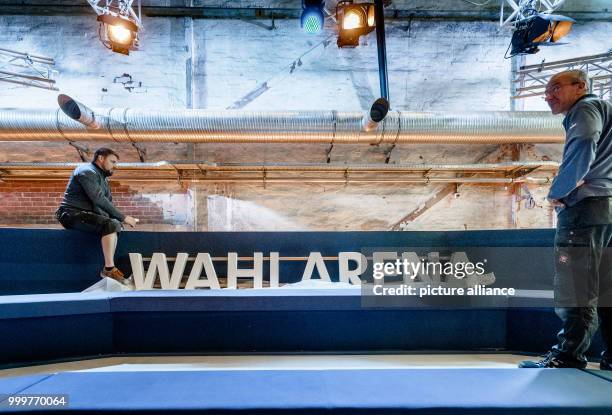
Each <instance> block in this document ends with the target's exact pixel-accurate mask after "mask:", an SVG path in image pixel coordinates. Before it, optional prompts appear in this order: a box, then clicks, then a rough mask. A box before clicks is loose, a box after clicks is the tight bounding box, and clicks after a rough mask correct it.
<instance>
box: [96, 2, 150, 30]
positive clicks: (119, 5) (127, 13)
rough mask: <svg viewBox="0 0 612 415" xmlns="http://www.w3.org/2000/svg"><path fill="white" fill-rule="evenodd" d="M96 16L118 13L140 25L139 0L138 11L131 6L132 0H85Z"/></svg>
mask: <svg viewBox="0 0 612 415" xmlns="http://www.w3.org/2000/svg"><path fill="white" fill-rule="evenodd" d="M87 2H88V3H89V5H90V6H91V7H92V9H94V11H95V12H96V14H97V15H98V16H100V15H103V14H118V15H121V16H124V17H127V18H129V19H130V20H132V21H134V22H135V23H136V24H137V25H138V27H142V23H141V21H140V16H141V13H140V8H141V7H140V0H138V13H136V11H134V9H133V8H132V4H133V3H134V0H87Z"/></svg>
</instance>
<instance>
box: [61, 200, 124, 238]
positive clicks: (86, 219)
mask: <svg viewBox="0 0 612 415" xmlns="http://www.w3.org/2000/svg"><path fill="white" fill-rule="evenodd" d="M55 218H56V219H57V220H58V222H59V223H60V224H61V225H62V226H63V227H64V228H65V229H76V230H79V231H83V232H91V233H97V234H99V235H101V236H105V235H109V234H111V233H119V232H121V230H122V229H123V228H122V225H121V222H119V221H118V220H117V219H112V218H109V217H108V216H103V215H98V214H97V213H94V212H90V211H87V210H80V209H74V208H67V207H64V206H61V207H60V208H59V209H58V210H57V211H56V212H55Z"/></svg>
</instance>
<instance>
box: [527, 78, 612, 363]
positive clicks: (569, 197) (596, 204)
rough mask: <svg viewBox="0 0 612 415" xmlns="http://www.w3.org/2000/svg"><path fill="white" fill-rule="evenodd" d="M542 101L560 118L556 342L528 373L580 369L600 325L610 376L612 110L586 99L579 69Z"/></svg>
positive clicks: (554, 197) (555, 196)
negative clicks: (563, 135)
mask: <svg viewBox="0 0 612 415" xmlns="http://www.w3.org/2000/svg"><path fill="white" fill-rule="evenodd" d="M545 99H546V102H547V103H548V105H549V106H550V109H551V111H552V113H553V114H564V115H565V119H564V120H563V126H564V127H565V131H566V140H565V146H564V148H563V160H562V162H561V165H560V166H559V172H558V174H557V176H556V177H555V180H554V181H553V183H552V185H551V188H550V193H549V194H548V199H549V200H550V201H551V203H552V204H553V206H555V207H556V209H557V211H558V217H557V220H558V222H557V232H556V234H555V278H554V291H555V312H556V314H557V316H559V318H560V319H561V320H562V329H561V331H560V332H559V333H558V335H557V337H558V340H559V342H558V343H557V344H556V345H555V346H553V347H552V350H551V351H550V352H549V353H548V355H547V356H546V357H545V358H544V359H543V360H541V361H539V362H531V361H525V362H522V363H521V364H520V365H519V366H520V367H528V368H532V367H533V368H545V367H550V368H559V367H570V368H581V369H583V368H585V367H586V365H587V360H586V357H585V352H586V351H587V349H588V348H589V345H590V343H591V338H592V336H593V334H594V333H595V331H596V330H597V324H598V321H597V317H598V314H599V317H600V318H601V334H602V337H603V341H604V349H605V351H604V353H603V355H602V360H601V363H600V367H601V369H603V370H612V255H611V251H612V249H611V247H612V104H610V103H609V102H606V101H604V100H601V99H598V98H597V97H596V96H595V95H591V94H589V93H588V78H587V75H586V73H584V72H583V71H580V70H572V71H565V72H562V73H559V74H557V75H555V76H553V77H552V78H551V80H550V81H549V82H548V85H547V87H546V91H545Z"/></svg>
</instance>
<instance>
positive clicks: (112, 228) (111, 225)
mask: <svg viewBox="0 0 612 415" xmlns="http://www.w3.org/2000/svg"><path fill="white" fill-rule="evenodd" d="M121 229H122V228H121V222H119V221H118V220H117V219H111V220H109V221H107V222H106V223H105V224H104V226H103V227H102V236H106V235H110V234H112V233H119V232H121Z"/></svg>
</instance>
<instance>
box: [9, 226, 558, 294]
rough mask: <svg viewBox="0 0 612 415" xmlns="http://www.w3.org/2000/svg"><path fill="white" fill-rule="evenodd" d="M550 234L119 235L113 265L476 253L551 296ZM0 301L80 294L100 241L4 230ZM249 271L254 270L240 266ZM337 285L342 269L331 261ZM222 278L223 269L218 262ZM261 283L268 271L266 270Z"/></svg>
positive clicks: (292, 278)
mask: <svg viewBox="0 0 612 415" xmlns="http://www.w3.org/2000/svg"><path fill="white" fill-rule="evenodd" d="M553 239H554V230H553V229H541V230H500V231H465V232H463V231H457V232H124V233H122V234H121V235H120V239H119V244H118V247H117V255H116V262H117V264H118V266H120V267H121V268H122V269H123V270H125V271H126V272H127V273H128V275H129V274H130V273H131V265H130V260H129V253H131V252H135V253H142V254H143V256H145V257H146V256H149V255H151V254H152V253H154V252H162V253H165V254H166V255H167V256H169V257H173V256H175V255H176V254H177V253H178V252H186V253H189V254H192V255H194V254H196V253H198V252H207V253H210V255H211V256H226V255H227V254H228V252H237V253H238V255H240V256H252V255H253V253H254V252H263V253H264V254H268V253H270V252H279V253H280V255H281V256H291V257H294V256H308V254H309V253H310V252H321V254H322V255H323V256H332V257H334V256H337V255H338V253H339V252H362V251H363V250H368V249H369V250H372V249H377V250H385V249H389V250H395V249H402V248H409V247H415V248H427V247H431V248H432V249H433V248H438V249H448V250H454V251H457V250H460V249H461V248H464V249H465V248H467V247H470V249H471V250H472V251H475V250H476V251H477V250H479V249H480V248H479V247H484V248H483V249H488V251H486V252H487V253H488V254H487V256H488V259H489V264H490V265H491V266H493V265H495V270H496V278H497V280H498V281H505V282H506V283H507V284H508V285H507V286H513V287H515V288H522V289H536V290H542V289H550V288H551V287H552V277H553V257H552V249H551V247H552V244H553ZM0 247H1V249H0V294H3V295H16V294H44V293H61V292H79V291H82V290H84V289H85V288H87V287H89V286H90V285H92V284H94V283H95V282H97V281H99V272H100V269H101V267H102V265H103V259H102V254H101V250H100V241H99V238H97V237H96V236H94V235H91V234H86V233H82V232H78V231H66V230H59V229H9V228H0ZM480 250H482V249H480ZM304 265H305V263H301V262H299V261H298V262H295V261H294V262H291V261H283V262H281V272H280V282H281V283H294V282H298V281H300V279H301V277H302V273H303V270H304ZM240 266H244V267H245V268H248V267H252V264H250V265H249V264H247V263H245V264H241V265H240ZM326 266H327V267H328V270H329V273H330V276H331V278H332V280H333V281H338V268H337V267H338V265H337V262H334V261H328V262H326ZM215 267H218V271H217V272H218V274H219V276H224V275H226V273H225V264H222V263H221V264H217V263H215ZM263 269H264V278H267V272H268V266H267V264H266V265H264V268H263Z"/></svg>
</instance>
